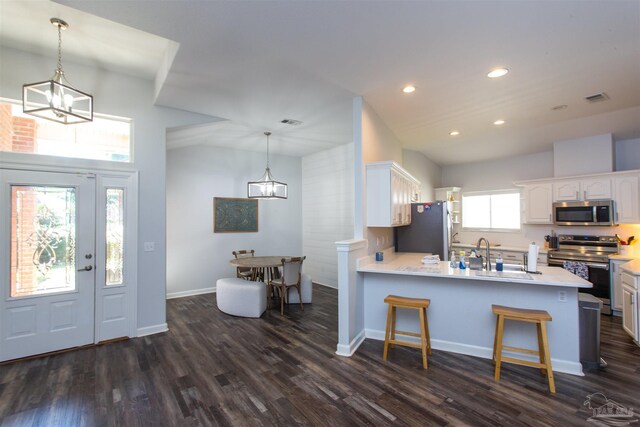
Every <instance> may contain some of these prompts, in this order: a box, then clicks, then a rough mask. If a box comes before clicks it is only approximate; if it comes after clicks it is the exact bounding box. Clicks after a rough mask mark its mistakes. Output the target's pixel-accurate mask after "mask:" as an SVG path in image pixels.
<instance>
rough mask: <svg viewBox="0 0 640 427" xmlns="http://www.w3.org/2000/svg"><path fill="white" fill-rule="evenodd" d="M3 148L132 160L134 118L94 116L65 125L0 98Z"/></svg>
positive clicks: (85, 157) (125, 160)
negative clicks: (37, 115)
mask: <svg viewBox="0 0 640 427" xmlns="http://www.w3.org/2000/svg"><path fill="white" fill-rule="evenodd" d="M0 151H5V152H12V153H31V154H44V155H49V156H58V157H71V158H79V159H93V160H109V161H116V162H130V161H131V121H130V120H127V119H116V118H108V117H104V116H102V117H98V116H96V115H94V118H93V121H92V122H88V123H80V124H76V125H63V124H61V123H56V122H52V121H49V120H46V119H42V118H40V117H35V116H30V115H28V114H24V113H23V112H22V104H20V103H18V102H14V101H8V100H0Z"/></svg>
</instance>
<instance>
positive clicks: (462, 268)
mask: <svg viewBox="0 0 640 427" xmlns="http://www.w3.org/2000/svg"><path fill="white" fill-rule="evenodd" d="M465 268H467V264H466V263H465V261H464V251H460V270H464V269H465Z"/></svg>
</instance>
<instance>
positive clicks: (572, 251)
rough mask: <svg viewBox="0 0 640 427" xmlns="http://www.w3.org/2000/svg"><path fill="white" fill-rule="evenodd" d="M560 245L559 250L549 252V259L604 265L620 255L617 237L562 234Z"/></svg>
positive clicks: (559, 239)
mask: <svg viewBox="0 0 640 427" xmlns="http://www.w3.org/2000/svg"><path fill="white" fill-rule="evenodd" d="M558 243H559V245H558V249H553V250H550V251H549V253H548V256H549V259H556V260H566V261H587V262H603V263H604V262H608V261H609V255H615V254H617V253H618V239H616V237H615V236H588V235H574V234H560V235H559V236H558Z"/></svg>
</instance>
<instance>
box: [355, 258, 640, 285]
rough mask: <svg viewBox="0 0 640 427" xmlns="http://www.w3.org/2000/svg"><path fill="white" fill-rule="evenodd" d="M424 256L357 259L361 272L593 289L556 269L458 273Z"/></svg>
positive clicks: (447, 263)
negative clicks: (426, 259) (423, 259)
mask: <svg viewBox="0 0 640 427" xmlns="http://www.w3.org/2000/svg"><path fill="white" fill-rule="evenodd" d="M424 255H425V254H418V253H385V260H384V261H380V262H377V261H375V257H374V256H368V257H364V258H361V259H360V260H358V271H359V272H363V273H382V274H400V275H410V276H427V277H443V278H451V279H466V280H469V279H471V280H486V281H491V282H505V283H522V284H529V285H543V286H563V287H570V288H591V287H592V286H593V285H592V284H591V283H590V282H588V281H586V280H584V279H581V278H580V277H578V276H576V275H574V274H572V273H569V272H568V271H566V270H564V269H562V268H558V267H548V266H545V265H539V266H538V271H540V272H541V273H542V274H530V273H524V272H521V273H518V272H511V271H504V272H495V271H492V272H484V271H475V270H470V269H469V268H466V269H464V270H460V269H458V268H456V269H453V268H451V267H449V261H440V262H439V263H437V264H422V257H423V256H424ZM627 264H629V263H627ZM627 264H624V265H627ZM624 265H623V267H624ZM638 274H640V263H639V264H638Z"/></svg>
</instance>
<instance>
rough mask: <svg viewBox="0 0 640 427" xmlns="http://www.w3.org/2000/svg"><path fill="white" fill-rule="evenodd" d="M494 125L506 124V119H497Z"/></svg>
mask: <svg viewBox="0 0 640 427" xmlns="http://www.w3.org/2000/svg"><path fill="white" fill-rule="evenodd" d="M493 124H494V125H498V126H500V125H503V124H504V120H496V121H495V122H493Z"/></svg>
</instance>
